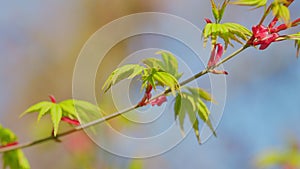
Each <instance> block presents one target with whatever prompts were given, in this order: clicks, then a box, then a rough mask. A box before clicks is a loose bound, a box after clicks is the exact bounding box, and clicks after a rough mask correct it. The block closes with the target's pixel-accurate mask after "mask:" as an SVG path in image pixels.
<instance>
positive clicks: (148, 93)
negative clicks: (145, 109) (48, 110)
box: [138, 84, 167, 107]
mask: <svg viewBox="0 0 300 169" xmlns="http://www.w3.org/2000/svg"><path fill="white" fill-rule="evenodd" d="M151 91H152V85H151V84H148V86H147V88H146V91H145V94H144V97H143V98H142V100H141V101H140V102H139V103H138V106H139V107H142V106H145V105H147V104H149V103H150V104H151V105H152V106H155V105H157V106H161V105H162V104H163V103H164V102H166V101H167V97H166V96H165V95H163V96H159V97H158V98H156V99H154V100H151V101H150V99H151V97H152V94H151Z"/></svg>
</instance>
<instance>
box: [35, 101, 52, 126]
mask: <svg viewBox="0 0 300 169" xmlns="http://www.w3.org/2000/svg"><path fill="white" fill-rule="evenodd" d="M54 105H55V104H54V103H52V104H47V105H44V106H43V107H42V108H41V109H40V113H39V116H38V120H37V121H38V122H39V121H40V120H41V118H42V117H43V116H44V115H46V114H47V113H49V112H50V111H49V110H50V109H51V107H52V106H54Z"/></svg>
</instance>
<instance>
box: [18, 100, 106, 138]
mask: <svg viewBox="0 0 300 169" xmlns="http://www.w3.org/2000/svg"><path fill="white" fill-rule="evenodd" d="M34 112H38V113H39V115H38V119H37V120H38V122H39V120H40V119H41V118H42V117H43V116H45V115H46V114H50V115H51V120H52V123H53V130H54V133H53V134H54V136H56V135H57V133H58V129H59V123H60V121H61V118H62V117H69V118H71V119H79V115H80V117H81V120H84V121H88V120H89V118H90V115H93V114H94V115H97V114H98V115H99V113H101V112H102V110H101V109H100V108H99V107H98V106H96V105H93V104H91V103H89V102H86V101H82V100H65V101H62V102H60V103H52V102H49V101H42V102H39V103H37V104H35V105H33V106H31V107H29V108H28V109H27V110H26V111H25V112H24V113H22V114H21V117H22V116H24V115H26V114H29V113H34Z"/></svg>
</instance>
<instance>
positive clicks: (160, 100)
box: [149, 95, 167, 106]
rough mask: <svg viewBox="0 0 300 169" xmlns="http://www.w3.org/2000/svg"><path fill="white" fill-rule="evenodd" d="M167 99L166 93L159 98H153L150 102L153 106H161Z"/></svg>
mask: <svg viewBox="0 0 300 169" xmlns="http://www.w3.org/2000/svg"><path fill="white" fill-rule="evenodd" d="M166 101H167V97H166V96H165V95H163V96H159V97H158V98H156V99H154V100H151V101H150V102H149V103H150V104H151V105H152V106H155V105H157V106H161V105H162V104H163V103H164V102H166Z"/></svg>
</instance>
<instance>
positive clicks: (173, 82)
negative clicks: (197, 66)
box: [153, 71, 180, 96]
mask: <svg viewBox="0 0 300 169" xmlns="http://www.w3.org/2000/svg"><path fill="white" fill-rule="evenodd" d="M153 79H154V80H155V81H157V82H158V84H159V85H161V86H168V87H170V89H171V92H172V93H173V95H174V96H175V94H176V93H175V91H176V90H178V89H179V87H180V85H179V83H178V81H177V79H176V78H175V77H174V76H173V75H171V74H170V73H167V72H162V71H157V72H155V73H154V74H153Z"/></svg>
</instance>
